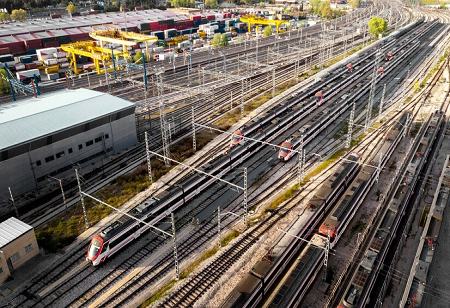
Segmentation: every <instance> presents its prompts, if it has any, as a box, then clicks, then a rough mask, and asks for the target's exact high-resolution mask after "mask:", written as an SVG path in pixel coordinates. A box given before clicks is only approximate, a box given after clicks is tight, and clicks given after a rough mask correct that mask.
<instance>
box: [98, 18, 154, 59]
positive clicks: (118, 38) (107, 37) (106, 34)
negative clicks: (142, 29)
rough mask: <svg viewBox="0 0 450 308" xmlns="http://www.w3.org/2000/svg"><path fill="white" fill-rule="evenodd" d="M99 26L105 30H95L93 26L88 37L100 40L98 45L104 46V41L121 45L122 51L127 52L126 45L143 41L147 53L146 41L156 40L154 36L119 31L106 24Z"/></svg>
mask: <svg viewBox="0 0 450 308" xmlns="http://www.w3.org/2000/svg"><path fill="white" fill-rule="evenodd" d="M101 27H102V28H105V27H106V30H96V29H95V26H93V27H92V28H93V31H92V32H91V33H89V36H90V37H92V38H93V39H94V40H97V41H99V42H100V47H104V43H112V44H117V45H122V48H123V52H127V50H128V47H130V46H134V45H137V44H139V43H145V53H146V54H147V55H148V42H156V41H157V40H158V38H157V37H156V36H150V35H145V34H140V33H135V32H126V31H120V30H119V29H118V28H114V27H108V26H106V25H103V26H101Z"/></svg>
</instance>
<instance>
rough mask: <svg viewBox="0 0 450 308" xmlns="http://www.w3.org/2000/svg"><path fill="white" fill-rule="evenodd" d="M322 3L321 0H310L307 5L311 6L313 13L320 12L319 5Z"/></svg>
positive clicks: (317, 13)
mask: <svg viewBox="0 0 450 308" xmlns="http://www.w3.org/2000/svg"><path fill="white" fill-rule="evenodd" d="M321 4H322V0H311V1H310V2H309V5H310V6H311V11H312V13H313V14H316V15H319V14H320V5H321Z"/></svg>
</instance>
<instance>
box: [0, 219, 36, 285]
mask: <svg viewBox="0 0 450 308" xmlns="http://www.w3.org/2000/svg"><path fill="white" fill-rule="evenodd" d="M38 253H39V247H38V245H37V242H36V235H35V234H34V229H33V227H32V226H30V225H28V224H26V223H24V222H23V221H20V220H18V219H17V218H15V217H11V218H9V219H7V220H5V221H4V222H2V223H0V284H1V283H3V282H4V281H5V280H6V279H7V278H8V277H9V276H10V275H11V272H12V271H13V270H15V269H16V268H18V267H19V266H21V265H23V264H24V263H25V262H27V261H28V260H30V259H31V258H33V257H34V256H35V255H37V254H38Z"/></svg>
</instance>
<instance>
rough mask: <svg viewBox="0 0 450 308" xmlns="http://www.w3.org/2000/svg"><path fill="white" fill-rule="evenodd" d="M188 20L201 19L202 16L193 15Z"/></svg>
mask: <svg viewBox="0 0 450 308" xmlns="http://www.w3.org/2000/svg"><path fill="white" fill-rule="evenodd" d="M190 18H191V20H199V19H202V16H200V15H193V16H191V17H190Z"/></svg>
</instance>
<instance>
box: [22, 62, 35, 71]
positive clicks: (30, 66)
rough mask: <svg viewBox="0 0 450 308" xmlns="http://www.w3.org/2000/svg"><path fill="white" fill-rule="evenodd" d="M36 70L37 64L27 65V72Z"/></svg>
mask: <svg viewBox="0 0 450 308" xmlns="http://www.w3.org/2000/svg"><path fill="white" fill-rule="evenodd" d="M35 68H37V65H36V63H27V64H25V69H26V70H32V69H35Z"/></svg>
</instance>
